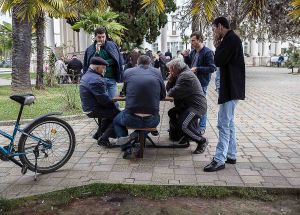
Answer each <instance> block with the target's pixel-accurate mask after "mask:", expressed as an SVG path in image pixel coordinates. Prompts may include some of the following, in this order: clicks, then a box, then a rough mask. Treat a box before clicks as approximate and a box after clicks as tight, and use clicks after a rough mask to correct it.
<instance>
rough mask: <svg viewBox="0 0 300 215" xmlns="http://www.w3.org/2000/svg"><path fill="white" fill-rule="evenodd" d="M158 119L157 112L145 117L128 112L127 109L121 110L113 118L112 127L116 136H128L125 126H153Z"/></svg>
mask: <svg viewBox="0 0 300 215" xmlns="http://www.w3.org/2000/svg"><path fill="white" fill-rule="evenodd" d="M159 121H160V116H159V114H157V115H151V116H147V117H140V116H137V115H135V114H132V113H129V112H128V110H126V109H125V110H123V111H122V112H120V113H119V114H118V115H117V116H116V117H115V119H114V122H113V123H114V129H115V132H116V135H117V137H126V136H128V130H127V128H126V127H131V128H155V127H156V126H157V125H158V124H159Z"/></svg>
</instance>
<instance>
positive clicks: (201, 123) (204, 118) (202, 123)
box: [199, 86, 208, 131]
mask: <svg viewBox="0 0 300 215" xmlns="http://www.w3.org/2000/svg"><path fill="white" fill-rule="evenodd" d="M207 88H208V86H206V87H202V89H203V92H204V95H205V97H206V96H207ZM206 121H207V111H206V113H205V114H204V115H203V116H201V117H200V121H199V126H200V130H204V131H205V129H206Z"/></svg>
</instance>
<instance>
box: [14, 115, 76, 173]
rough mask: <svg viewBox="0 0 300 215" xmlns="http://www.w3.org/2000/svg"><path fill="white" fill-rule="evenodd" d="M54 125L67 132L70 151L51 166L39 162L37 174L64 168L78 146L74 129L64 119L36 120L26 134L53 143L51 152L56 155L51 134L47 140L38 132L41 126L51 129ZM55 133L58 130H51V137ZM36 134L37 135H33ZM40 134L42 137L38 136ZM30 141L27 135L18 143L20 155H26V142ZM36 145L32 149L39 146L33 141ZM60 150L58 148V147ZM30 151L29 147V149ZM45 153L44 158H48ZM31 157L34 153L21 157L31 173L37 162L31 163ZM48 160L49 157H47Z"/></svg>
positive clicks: (46, 118)
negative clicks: (76, 145)
mask: <svg viewBox="0 0 300 215" xmlns="http://www.w3.org/2000/svg"><path fill="white" fill-rule="evenodd" d="M51 124H53V126H54V125H57V126H60V128H61V129H62V130H63V131H64V132H66V134H67V138H68V140H67V141H68V142H69V143H68V144H69V145H68V149H67V151H66V154H65V155H64V156H63V158H62V159H60V160H59V161H58V162H56V163H54V164H52V165H51V166H40V164H39V162H40V160H39V161H38V163H37V173H51V172H54V171H56V170H58V169H59V168H61V167H62V166H64V165H65V164H66V163H67V162H68V161H69V159H70V158H71V156H72V154H73V152H74V150H75V144H76V139H75V133H74V131H73V129H72V127H71V126H70V125H69V124H68V123H67V122H66V121H64V120H62V119H59V118H56V117H45V118H41V119H38V120H36V121H35V122H33V123H32V124H31V125H30V126H28V127H27V128H26V129H25V130H24V132H25V133H27V134H34V135H35V136H37V137H39V138H41V139H43V140H45V141H48V142H51V144H52V145H53V146H52V148H51V150H52V154H53V155H54V152H53V147H55V144H54V141H52V140H50V139H51V137H50V134H46V133H45V134H46V135H48V139H49V140H48V139H46V138H42V137H40V136H41V134H40V132H39V133H38V132H37V131H36V130H37V128H39V127H40V126H47V125H48V126H49V128H50V125H51ZM54 131H55V134H56V133H57V129H56V128H55V129H54V128H51V135H52V133H54ZM33 132H35V133H33ZM38 134H40V135H38ZM28 139H31V138H28V137H27V135H25V134H22V135H21V137H20V140H19V143H18V152H19V153H24V152H26V150H27V148H26V142H28ZM33 142H34V143H33V144H32V145H33V146H31V147H30V148H31V149H32V148H33V147H34V144H35V145H36V144H37V141H33ZM57 148H58V147H57ZM28 150H29V147H28ZM44 150H45V149H44ZM46 150H49V149H46ZM39 151H40V154H41V151H42V150H39ZM42 153H44V156H45V157H44V158H46V154H47V153H45V152H42ZM30 155H33V156H34V154H33V153H25V154H22V155H20V157H19V158H20V161H21V162H22V163H23V164H24V165H27V166H28V169H29V170H31V171H35V160H33V161H31V160H32V159H30V158H29V156H30ZM47 155H49V154H47ZM47 158H48V156H47Z"/></svg>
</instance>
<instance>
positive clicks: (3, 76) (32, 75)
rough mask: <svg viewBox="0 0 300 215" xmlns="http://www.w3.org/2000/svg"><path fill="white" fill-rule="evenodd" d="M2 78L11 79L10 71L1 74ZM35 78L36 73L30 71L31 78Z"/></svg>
mask: <svg viewBox="0 0 300 215" xmlns="http://www.w3.org/2000/svg"><path fill="white" fill-rule="evenodd" d="M0 78H2V79H7V80H10V79H11V74H10V73H4V74H0ZM35 78H36V73H35V72H34V73H33V72H32V73H30V79H35Z"/></svg>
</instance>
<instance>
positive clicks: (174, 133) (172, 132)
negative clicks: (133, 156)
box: [168, 107, 184, 141]
mask: <svg viewBox="0 0 300 215" xmlns="http://www.w3.org/2000/svg"><path fill="white" fill-rule="evenodd" d="M168 115H169V117H170V121H169V126H170V128H169V139H170V140H172V141H179V140H180V139H181V138H182V137H183V136H184V133H183V132H182V129H181V125H180V124H179V122H178V121H179V120H178V116H179V112H178V109H176V108H175V107H174V108H171V109H170V110H169V111H168Z"/></svg>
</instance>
